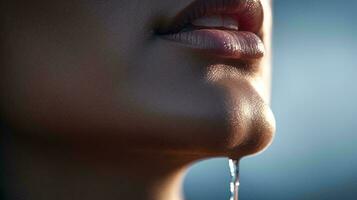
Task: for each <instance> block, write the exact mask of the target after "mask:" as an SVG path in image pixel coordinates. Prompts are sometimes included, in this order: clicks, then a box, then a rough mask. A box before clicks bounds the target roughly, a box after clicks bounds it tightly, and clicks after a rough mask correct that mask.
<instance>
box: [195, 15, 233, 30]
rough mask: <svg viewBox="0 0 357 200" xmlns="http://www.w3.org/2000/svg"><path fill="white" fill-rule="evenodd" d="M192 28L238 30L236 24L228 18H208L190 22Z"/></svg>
mask: <svg viewBox="0 0 357 200" xmlns="http://www.w3.org/2000/svg"><path fill="white" fill-rule="evenodd" d="M192 24H193V25H194V26H203V27H221V28H222V27H224V28H227V29H232V30H238V22H237V21H236V20H234V19H233V18H231V17H228V16H218V15H214V16H208V17H202V18H199V19H196V20H195V21H193V22H192Z"/></svg>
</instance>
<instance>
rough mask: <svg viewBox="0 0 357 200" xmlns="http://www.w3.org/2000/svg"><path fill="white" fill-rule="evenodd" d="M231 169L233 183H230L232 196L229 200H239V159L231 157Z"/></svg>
mask: <svg viewBox="0 0 357 200" xmlns="http://www.w3.org/2000/svg"><path fill="white" fill-rule="evenodd" d="M229 169H230V173H231V183H230V191H231V197H230V198H229V200H238V190H239V160H233V159H229Z"/></svg>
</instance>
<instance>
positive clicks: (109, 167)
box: [4, 140, 189, 200]
mask: <svg viewBox="0 0 357 200" xmlns="http://www.w3.org/2000/svg"><path fill="white" fill-rule="evenodd" d="M5 142H6V143H5V144H6V145H4V148H5V149H4V155H5V157H4V158H5V162H4V163H5V172H6V173H5V174H6V175H5V182H6V183H7V188H5V191H6V192H7V193H6V194H5V197H6V199H17V198H18V196H19V195H20V196H21V199H26V200H27V199H28V200H32V199H34V200H35V199H36V200H37V199H58V200H62V199H63V200H64V199H86V200H97V199H100V200H111V199H113V200H114V199H115V200H118V199H128V200H130V199H141V200H181V199H182V197H181V183H182V179H183V176H184V172H185V171H186V168H187V165H188V163H189V161H182V159H181V160H179V159H175V158H174V157H173V156H172V155H170V156H169V155H162V154H161V155H157V154H155V153H147V154H145V155H143V154H142V153H138V152H136V153H134V152H125V153H123V152H120V151H116V153H113V152H112V151H111V153H110V152H109V151H108V152H101V153H98V151H96V153H93V152H90V151H82V150H78V149H71V148H60V147H56V148H53V147H52V148H46V147H44V146H42V145H28V143H30V142H27V144H26V142H22V143H21V142H18V141H14V140H12V141H11V142H10V141H5ZM34 146H36V147H34ZM64 149H66V150H64ZM68 149H71V150H68ZM98 154H99V156H98Z"/></svg>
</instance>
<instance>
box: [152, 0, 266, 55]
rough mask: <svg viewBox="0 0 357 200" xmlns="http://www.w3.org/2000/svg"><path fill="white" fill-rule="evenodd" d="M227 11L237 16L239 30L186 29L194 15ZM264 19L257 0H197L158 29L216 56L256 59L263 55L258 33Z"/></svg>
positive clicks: (169, 36) (163, 34) (159, 32)
mask: <svg viewBox="0 0 357 200" xmlns="http://www.w3.org/2000/svg"><path fill="white" fill-rule="evenodd" d="M212 15H228V16H230V17H232V18H233V19H235V20H237V22H238V24H239V30H238V31H236V30H228V29H225V30H224V29H223V30H222V29H219V28H214V27H212V28H210V27H206V28H197V27H196V28H194V29H189V28H190V27H191V26H192V25H191V23H192V22H193V21H194V20H195V19H199V18H201V17H205V16H212ZM262 23H263V8H262V5H261V3H260V0H196V1H194V2H192V3H191V4H190V5H188V6H187V7H186V8H185V9H183V10H182V11H181V12H179V13H178V14H177V16H176V17H175V18H174V19H173V20H172V21H171V23H169V24H168V25H167V26H164V27H160V29H158V31H157V33H158V34H159V35H160V36H161V37H162V38H164V39H167V40H170V41H173V42H176V43H178V44H181V45H184V46H186V47H189V48H192V49H197V50H202V51H204V52H206V53H209V54H214V55H216V56H219V57H224V58H232V59H258V58H261V57H263V56H264V50H265V48H264V44H263V42H262V40H261V39H260V38H259V36H258V35H257V34H258V33H259V30H260V28H261V26H262Z"/></svg>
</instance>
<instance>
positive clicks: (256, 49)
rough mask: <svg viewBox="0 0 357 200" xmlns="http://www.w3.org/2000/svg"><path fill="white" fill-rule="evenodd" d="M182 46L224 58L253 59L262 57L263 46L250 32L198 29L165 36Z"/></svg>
mask: <svg viewBox="0 0 357 200" xmlns="http://www.w3.org/2000/svg"><path fill="white" fill-rule="evenodd" d="M164 38H166V39H168V40H171V41H175V42H178V43H180V44H182V45H184V46H187V47H190V48H193V49H198V50H203V51H206V52H207V53H211V54H215V55H218V56H221V57H225V58H233V59H239V58H242V59H243V58H244V59H255V58H260V57H262V56H263V55H264V44H263V42H262V41H261V40H260V38H259V37H258V36H257V35H255V34H254V33H251V32H243V31H228V30H217V29H200V30H193V31H188V32H179V33H175V34H169V35H165V36H164Z"/></svg>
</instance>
